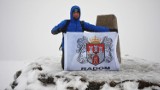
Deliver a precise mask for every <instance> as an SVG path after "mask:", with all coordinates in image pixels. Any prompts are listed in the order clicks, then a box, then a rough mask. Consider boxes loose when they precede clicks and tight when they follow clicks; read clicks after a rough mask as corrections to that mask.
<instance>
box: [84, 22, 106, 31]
mask: <svg viewBox="0 0 160 90" xmlns="http://www.w3.org/2000/svg"><path fill="white" fill-rule="evenodd" d="M84 29H85V30H86V31H89V32H109V28H106V27H102V26H95V25H92V24H90V23H87V22H84Z"/></svg>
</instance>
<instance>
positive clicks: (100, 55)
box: [86, 43, 105, 65]
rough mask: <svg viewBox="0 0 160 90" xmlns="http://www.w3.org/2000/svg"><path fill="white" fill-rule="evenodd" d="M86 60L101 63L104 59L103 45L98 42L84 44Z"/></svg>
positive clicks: (95, 63) (94, 63) (96, 63)
mask: <svg viewBox="0 0 160 90" xmlns="http://www.w3.org/2000/svg"><path fill="white" fill-rule="evenodd" d="M86 51H87V52H86V53H87V61H88V62H89V63H91V64H93V65H98V64H100V63H102V62H103V61H104V59H105V45H104V44H103V43H99V44H92V43H88V44H86Z"/></svg>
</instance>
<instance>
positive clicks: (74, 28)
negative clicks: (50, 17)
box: [51, 6, 109, 50]
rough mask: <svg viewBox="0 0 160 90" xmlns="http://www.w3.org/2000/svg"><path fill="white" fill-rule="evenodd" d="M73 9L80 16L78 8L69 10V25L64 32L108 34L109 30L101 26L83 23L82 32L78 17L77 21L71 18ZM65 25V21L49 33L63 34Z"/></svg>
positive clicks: (74, 7)
mask: <svg viewBox="0 0 160 90" xmlns="http://www.w3.org/2000/svg"><path fill="white" fill-rule="evenodd" d="M75 9H78V10H79V12H80V14H81V11H80V8H79V6H73V7H72V8H71V11H70V23H69V25H68V27H67V30H65V31H66V32H83V31H84V30H85V31H89V32H108V31H109V28H105V27H101V26H95V25H92V24H89V23H87V22H85V21H84V23H83V25H84V27H83V28H84V30H82V26H81V23H80V17H79V18H78V19H77V20H75V19H74V18H73V11H74V10H75ZM66 23H67V20H63V21H62V22H61V23H59V24H58V25H57V26H55V27H54V28H53V29H52V30H51V33H52V34H58V33H60V32H63V31H64V30H62V29H63V27H64V26H65V25H66ZM63 49H64V37H63V39H62V50H63Z"/></svg>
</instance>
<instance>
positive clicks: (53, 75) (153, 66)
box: [5, 56, 160, 90]
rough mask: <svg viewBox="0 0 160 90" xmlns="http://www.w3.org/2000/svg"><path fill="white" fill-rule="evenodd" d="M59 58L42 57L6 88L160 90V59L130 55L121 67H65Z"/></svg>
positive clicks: (38, 89)
mask: <svg viewBox="0 0 160 90" xmlns="http://www.w3.org/2000/svg"><path fill="white" fill-rule="evenodd" d="M59 60H60V59H59V58H51V57H46V58H39V59H37V60H35V61H34V62H32V63H30V64H29V65H27V66H26V67H25V68H23V69H22V70H20V71H18V72H17V73H16V74H15V76H14V81H13V82H11V84H10V85H9V86H8V87H7V88H6V89H5V90H139V89H140V90H160V76H159V75H160V63H156V62H149V61H147V60H144V59H139V58H133V57H129V56H126V57H124V58H123V59H122V64H121V69H120V71H71V72H70V71H63V70H62V69H61V65H60V61H59Z"/></svg>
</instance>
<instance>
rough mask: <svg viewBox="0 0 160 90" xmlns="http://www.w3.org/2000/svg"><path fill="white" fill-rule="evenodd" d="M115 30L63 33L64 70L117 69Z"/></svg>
mask: <svg viewBox="0 0 160 90" xmlns="http://www.w3.org/2000/svg"><path fill="white" fill-rule="evenodd" d="M117 39H118V34H117V33H116V32H103V33H102V32H100V33H99V32H98V33H95V32H92V33H91V32H85V33H79V32H78V33H77V32H67V33H65V34H64V70H69V71H72V70H82V71H88V70H92V71H97V70H119V68H120V65H119V61H118V58H117V53H116V45H117Z"/></svg>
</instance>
